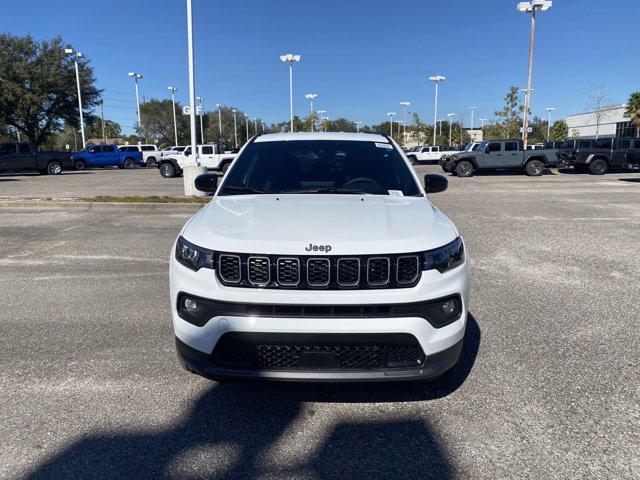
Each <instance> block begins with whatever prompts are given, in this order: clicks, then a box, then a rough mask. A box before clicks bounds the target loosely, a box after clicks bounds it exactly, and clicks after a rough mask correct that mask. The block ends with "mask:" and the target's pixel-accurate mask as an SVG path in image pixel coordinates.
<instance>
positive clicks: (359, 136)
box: [255, 132, 389, 143]
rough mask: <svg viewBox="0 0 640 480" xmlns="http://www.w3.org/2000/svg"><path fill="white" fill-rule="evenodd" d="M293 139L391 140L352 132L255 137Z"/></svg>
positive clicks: (295, 133)
mask: <svg viewBox="0 0 640 480" xmlns="http://www.w3.org/2000/svg"><path fill="white" fill-rule="evenodd" d="M293 140H345V141H351V142H384V143H389V140H388V139H387V138H386V137H385V136H384V135H381V134H379V133H350V132H294V133H291V132H289V133H266V134H264V135H260V136H259V137H257V138H256V139H255V141H256V142H289V141H293Z"/></svg>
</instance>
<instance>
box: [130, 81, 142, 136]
mask: <svg viewBox="0 0 640 480" xmlns="http://www.w3.org/2000/svg"><path fill="white" fill-rule="evenodd" d="M129 76H130V77H131V78H133V79H134V81H135V83H136V112H137V113H138V125H140V126H141V127H142V122H141V121H140V92H139V90H138V80H139V79H140V78H142V75H140V74H139V73H136V72H129Z"/></svg>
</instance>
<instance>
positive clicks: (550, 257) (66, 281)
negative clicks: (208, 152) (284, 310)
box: [0, 166, 640, 480]
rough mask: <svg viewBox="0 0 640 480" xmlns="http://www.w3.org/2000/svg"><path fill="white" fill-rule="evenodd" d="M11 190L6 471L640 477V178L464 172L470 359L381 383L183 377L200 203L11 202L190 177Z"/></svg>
mask: <svg viewBox="0 0 640 480" xmlns="http://www.w3.org/2000/svg"><path fill="white" fill-rule="evenodd" d="M417 170H418V172H419V173H420V174H423V173H425V172H426V171H430V172H435V171H437V168H435V167H422V166H421V167H417ZM5 178H9V177H0V197H2V198H4V199H5V201H4V202H0V292H2V298H3V304H4V308H2V309H0V391H1V392H2V393H1V394H0V477H1V478H25V477H27V478H47V479H52V478H55V479H64V478H75V479H77V478H108V479H111V478H118V479H122V478H149V479H157V478H180V479H183V478H184V479H187V478H188V479H194V478H230V479H231V478H233V479H238V478H270V479H276V478H297V479H321V478H355V479H367V480H369V479H371V478H391V477H393V478H403V479H404V478H407V479H409V478H410V479H417V478H487V479H495V478H535V479H539V478H545V479H556V478H557V479H565V478H616V479H620V478H628V479H632V478H638V477H640V436H639V433H638V432H640V403H639V401H638V399H639V398H640V395H639V394H640V391H639V390H640V382H639V381H638V380H639V379H640V361H639V360H638V351H639V346H640V329H638V307H639V305H640V256H639V255H638V245H639V244H640V242H639V240H638V239H639V238H640V175H639V174H629V173H619V174H610V175H606V176H603V177H593V176H589V175H574V174H569V173H558V172H557V171H555V170H554V171H553V172H552V173H551V174H549V175H545V176H544V177H541V178H528V177H525V176H521V175H503V174H491V175H482V176H477V177H473V178H468V179H460V178H456V177H449V179H450V188H449V190H447V191H446V192H444V193H441V194H435V195H433V196H432V201H433V202H434V203H435V204H437V205H438V206H439V207H440V208H441V209H442V210H443V211H444V212H445V213H446V214H447V215H448V216H449V217H450V218H451V219H452V220H453V221H454V222H455V223H456V225H457V227H458V228H459V230H460V232H461V234H462V235H463V236H464V238H465V241H466V244H467V248H468V252H469V254H470V257H471V261H472V269H473V273H472V298H471V310H470V313H471V315H472V316H471V318H470V320H469V323H468V326H467V335H466V337H465V346H464V350H463V358H462V361H461V364H460V365H459V366H458V367H457V369H456V370H455V371H454V372H453V373H452V374H450V375H448V376H447V377H445V378H443V379H441V380H440V381H438V382H435V383H432V384H425V383H411V384H374V385H362V384H356V385H349V384H338V385H330V384H320V385H317V384H316V385H314V384H312V385H300V384H264V383H240V384H217V383H215V382H211V381H207V380H205V379H202V378H199V377H197V376H194V375H191V374H188V373H186V372H185V371H183V370H181V368H180V367H179V364H178V362H177V359H176V355H175V351H174V343H173V330H172V326H171V321H170V310H169V299H168V290H169V287H168V256H169V250H170V247H171V244H172V242H173V241H174V239H175V237H176V235H177V233H178V232H179V229H180V228H181V226H182V225H183V224H184V222H185V221H186V220H187V218H189V216H190V215H191V214H192V213H193V212H195V211H196V209H197V208H198V206H197V205H171V204H169V205H128V204H118V205H116V204H95V203H84V202H70V203H61V202H30V201H6V200H7V197H11V196H13V195H15V196H19V197H23V198H31V197H39V196H42V197H47V196H52V194H51V193H50V192H57V194H58V196H60V197H73V196H80V197H83V196H93V195H104V194H107V195H112V194H113V193H105V190H109V191H117V192H122V193H118V194H120V195H135V194H145V195H147V194H154V195H156V194H160V195H173V194H179V192H180V189H181V180H180V179H174V180H165V179H162V178H160V177H159V175H157V172H155V171H153V172H152V171H145V170H136V171H134V172H122V171H102V172H101V171H95V172H87V173H84V172H83V173H81V174H76V175H67V174H65V175H63V176H62V177H60V178H54V177H35V178H32V177H29V176H22V177H17V178H19V180H18V181H16V182H12V181H5V182H3V181H2V180H3V179H5ZM11 178H13V177H11ZM56 181H58V183H56ZM129 182H131V183H129ZM132 186H133V187H132ZM5 187H7V188H8V189H12V190H7V189H6V188H5ZM132 188H134V190H135V191H133V190H132ZM138 188H140V189H141V190H142V191H140V190H138ZM16 189H17V190H16ZM77 189H80V190H77ZM8 192H13V193H8ZM79 192H80V193H79ZM85 192H88V193H85ZM150 192H153V193H150Z"/></svg>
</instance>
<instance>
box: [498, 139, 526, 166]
mask: <svg viewBox="0 0 640 480" xmlns="http://www.w3.org/2000/svg"><path fill="white" fill-rule="evenodd" d="M498 153H501V158H502V160H501V163H502V166H503V167H505V168H513V167H519V166H521V165H522V152H521V151H520V144H519V143H518V142H504V152H498Z"/></svg>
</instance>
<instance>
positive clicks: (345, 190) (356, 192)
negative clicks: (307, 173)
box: [278, 188, 372, 195]
mask: <svg viewBox="0 0 640 480" xmlns="http://www.w3.org/2000/svg"><path fill="white" fill-rule="evenodd" d="M278 193H344V194H349V195H372V193H371V192H367V191H364V190H356V189H352V188H304V189H301V190H283V191H281V192H278Z"/></svg>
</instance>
